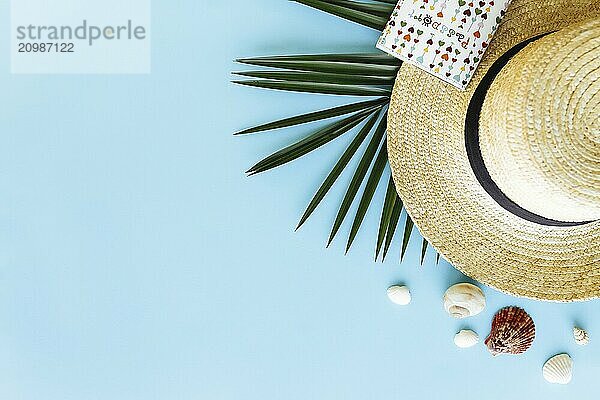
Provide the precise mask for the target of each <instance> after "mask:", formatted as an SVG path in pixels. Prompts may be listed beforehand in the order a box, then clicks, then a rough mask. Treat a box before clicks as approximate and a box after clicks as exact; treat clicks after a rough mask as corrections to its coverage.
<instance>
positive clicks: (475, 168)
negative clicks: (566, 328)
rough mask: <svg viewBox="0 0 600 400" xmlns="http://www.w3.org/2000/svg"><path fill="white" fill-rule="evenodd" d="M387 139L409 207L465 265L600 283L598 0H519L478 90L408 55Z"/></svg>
mask: <svg viewBox="0 0 600 400" xmlns="http://www.w3.org/2000/svg"><path fill="white" fill-rule="evenodd" d="M388 152H389V158H390V164H391V167H392V173H393V177H394V181H395V183H396V188H397V190H398V193H399V195H400V196H401V197H402V199H403V200H404V204H405V206H406V209H407V211H408V213H409V214H410V215H411V217H412V219H413V220H414V221H415V223H416V224H417V225H418V227H419V229H420V231H421V233H422V234H423V236H424V237H425V238H427V239H428V240H429V242H430V243H431V244H432V245H433V246H434V247H435V248H436V249H437V250H438V251H439V252H440V253H441V254H442V255H444V257H445V258H446V259H447V260H448V261H449V262H451V263H452V264H453V265H454V266H455V267H456V268H458V269H459V270H460V271H462V272H464V273H465V274H466V275H468V276H470V277H472V278H473V279H476V280H478V281H480V282H482V283H484V284H487V285H490V286H492V287H494V288H496V289H499V290H501V291H504V292H507V293H510V294H513V295H517V296H524V297H529V298H535V299H541V300H553V301H573V300H585V299H590V298H595V297H600V2H598V0H513V2H512V4H511V5H510V6H509V8H508V10H507V12H506V15H505V17H504V20H503V22H502V23H501V24H500V27H499V28H498V31H497V32H496V34H495V36H494V39H493V40H492V43H491V44H490V46H489V48H488V50H487V52H486V53H485V56H484V57H483V59H482V61H481V63H480V65H479V68H478V69H477V70H476V72H475V74H474V77H473V80H472V81H471V83H470V84H469V86H468V87H467V90H466V91H459V90H458V89H455V88H454V87H452V86H450V85H448V84H446V83H444V82H442V81H440V80H438V79H437V78H435V77H432V76H430V75H429V74H427V73H425V72H423V71H421V70H419V69H417V68H415V67H412V66H409V65H403V66H402V67H401V68H400V71H399V73H398V79H396V85H395V87H394V91H393V95H392V99H391V103H390V112H389V119H388Z"/></svg>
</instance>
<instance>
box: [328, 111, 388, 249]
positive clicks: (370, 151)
mask: <svg viewBox="0 0 600 400" xmlns="http://www.w3.org/2000/svg"><path fill="white" fill-rule="evenodd" d="M386 127H387V113H386V115H385V116H384V117H383V118H382V119H381V121H379V125H378V126H377V129H375V132H374V133H373V136H372V137H371V141H370V142H369V145H368V146H367V149H366V150H365V152H364V154H363V156H362V158H361V160H360V162H359V164H358V167H356V171H355V172H354V176H353V177H352V180H351V181H350V185H349V186H348V190H347V191H346V195H345V196H344V199H343V200H342V204H341V206H340V209H339V210H338V213H337V215H336V217H335V221H334V223H333V228H332V229H331V233H330V234H329V239H328V240H327V246H329V245H330V244H331V242H332V241H333V239H334V238H335V235H336V234H337V232H338V231H339V229H340V227H341V226H342V222H344V219H345V218H346V215H347V214H348V210H350V206H351V205H352V202H353V201H354V198H355V197H356V195H357V193H358V190H359V189H360V186H361V184H362V182H363V180H364V178H365V176H366V175H367V171H368V169H369V166H370V165H371V163H372V162H373V158H374V157H375V153H376V152H377V149H378V148H379V145H380V144H381V140H382V138H383V135H384V134H385V130H386Z"/></svg>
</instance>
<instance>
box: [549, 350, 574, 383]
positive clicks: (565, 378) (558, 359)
mask: <svg viewBox="0 0 600 400" xmlns="http://www.w3.org/2000/svg"><path fill="white" fill-rule="evenodd" d="M542 372H543V374H544V379H545V380H547V381H548V382H550V383H558V384H560V385H566V384H567V383H569V382H571V378H572V377H573V360H571V357H570V356H569V355H568V354H557V355H555V356H554V357H552V358H551V359H549V360H548V361H546V364H544V368H543V369H542Z"/></svg>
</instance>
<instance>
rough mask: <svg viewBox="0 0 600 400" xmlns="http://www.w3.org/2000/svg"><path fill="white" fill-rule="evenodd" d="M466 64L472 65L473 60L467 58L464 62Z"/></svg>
mask: <svg viewBox="0 0 600 400" xmlns="http://www.w3.org/2000/svg"><path fill="white" fill-rule="evenodd" d="M463 62H464V63H465V64H470V63H471V59H470V58H469V57H467V58H465V60H464V61H463Z"/></svg>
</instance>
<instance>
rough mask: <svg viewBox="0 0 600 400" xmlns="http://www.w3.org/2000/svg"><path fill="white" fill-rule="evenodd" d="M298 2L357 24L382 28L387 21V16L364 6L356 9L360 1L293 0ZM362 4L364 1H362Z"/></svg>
mask: <svg viewBox="0 0 600 400" xmlns="http://www.w3.org/2000/svg"><path fill="white" fill-rule="evenodd" d="M294 1H296V2H298V3H301V4H304V5H307V6H309V7H313V8H316V9H318V10H321V11H325V12H327V13H329V14H333V15H335V16H338V17H341V18H344V19H347V20H349V21H352V22H356V23H357V24H360V25H364V26H367V27H369V28H373V29H377V30H379V31H381V30H383V28H384V26H385V24H386V23H387V21H388V18H387V17H384V16H382V15H381V14H379V15H378V14H377V13H375V12H373V11H368V10H365V9H364V8H363V9H362V10H361V9H358V8H357V5H360V4H361V3H358V2H352V1H320V0H294ZM362 4H363V5H364V4H365V3H362ZM392 9H393V6H392V7H390V12H389V13H388V16H389V15H390V14H391V13H392Z"/></svg>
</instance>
